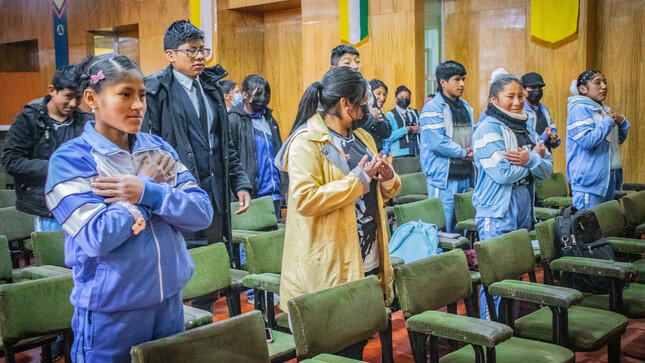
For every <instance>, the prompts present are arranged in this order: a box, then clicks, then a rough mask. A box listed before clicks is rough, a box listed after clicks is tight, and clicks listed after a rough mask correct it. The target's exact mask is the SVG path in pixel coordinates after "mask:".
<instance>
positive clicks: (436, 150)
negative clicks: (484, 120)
mask: <svg viewBox="0 0 645 363" xmlns="http://www.w3.org/2000/svg"><path fill="white" fill-rule="evenodd" d="M459 100H460V101H461V102H462V103H463V104H464V106H465V107H466V109H467V110H468V114H469V115H470V125H471V127H474V125H475V122H474V120H473V109H472V107H470V105H469V104H468V102H466V101H464V100H463V99H461V98H460V99H459ZM419 125H420V126H421V167H422V168H423V172H424V173H425V175H426V178H427V181H428V182H429V183H430V184H431V185H432V186H433V187H435V188H441V189H445V188H446V185H447V183H448V168H449V167H450V158H465V157H466V149H464V148H462V147H461V146H459V144H457V143H456V142H454V141H452V128H453V125H452V113H450V107H449V106H448V104H447V103H446V101H445V100H444V99H443V97H442V96H441V93H437V95H436V96H434V97H433V98H432V100H430V102H428V103H426V104H425V105H424V106H423V111H422V112H421V117H420V119H419Z"/></svg>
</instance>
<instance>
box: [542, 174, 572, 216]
mask: <svg viewBox="0 0 645 363" xmlns="http://www.w3.org/2000/svg"><path fill="white" fill-rule="evenodd" d="M535 196H536V197H537V201H538V203H541V204H542V205H543V206H545V207H552V208H558V209H559V208H562V207H568V206H570V205H571V204H572V198H571V197H569V188H568V187H567V181H566V179H565V177H564V174H562V173H553V174H552V175H551V177H550V178H548V179H544V180H540V181H539V182H538V183H537V184H536V185H535Z"/></svg>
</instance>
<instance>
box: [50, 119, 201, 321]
mask: <svg viewBox="0 0 645 363" xmlns="http://www.w3.org/2000/svg"><path fill="white" fill-rule="evenodd" d="M168 154H170V155H172V157H173V159H174V160H175V161H176V162H177V163H176V167H175V171H174V172H173V173H172V175H171V176H170V177H169V179H170V182H169V183H161V184H157V183H155V182H154V181H153V180H152V179H151V178H149V177H147V176H142V175H139V178H141V179H143V180H144V191H143V194H142V195H141V200H140V201H139V202H138V203H137V204H136V206H135V208H137V209H138V210H139V212H140V213H141V214H142V215H143V217H144V219H145V220H146V227H145V229H144V230H142V231H141V232H140V233H139V234H137V235H135V234H134V233H133V231H132V228H131V227H132V225H133V224H134V218H133V216H132V214H131V213H130V212H129V211H128V209H126V207H124V206H123V204H121V203H111V204H106V203H105V202H104V199H105V198H104V197H100V196H98V195H96V194H94V192H93V189H92V187H91V185H90V183H91V182H92V180H93V179H94V178H95V177H97V176H112V175H115V174H130V175H136V172H137V170H138V169H139V165H140V163H141V160H142V159H143V158H144V157H145V156H149V157H151V158H153V157H156V156H157V155H168ZM45 193H46V199H47V206H48V207H49V209H50V210H51V211H52V213H53V215H54V217H55V218H56V220H58V222H59V223H60V224H61V225H62V226H63V229H64V230H65V264H66V265H67V266H69V267H71V268H72V269H73V274H74V289H73V290H72V295H71V296H70V301H71V303H72V304H73V305H74V306H75V307H78V308H84V309H87V310H92V311H100V312H115V311H122V310H133V309H140V308H145V307H149V306H152V305H155V304H157V303H160V302H162V301H163V300H164V298H166V297H171V296H173V295H175V294H177V293H179V292H180V291H181V289H182V288H183V287H184V286H185V285H186V284H187V283H188V280H190V278H191V276H192V273H193V269H194V264H193V261H192V260H191V258H190V255H189V254H188V251H187V250H186V244H185V242H184V239H183V237H182V234H181V231H182V230H183V231H198V230H202V229H205V228H207V227H208V226H209V225H210V222H211V219H212V217H213V207H212V205H211V203H210V201H209V198H208V195H207V194H206V192H205V191H203V190H202V189H200V188H199V186H198V185H197V183H196V181H195V178H194V177H193V176H192V175H191V174H190V172H189V171H188V170H187V169H186V167H185V166H184V165H183V164H181V162H180V161H179V159H178V157H177V154H176V153H175V150H173V148H172V147H171V146H170V145H168V143H166V142H164V141H163V140H162V139H161V138H159V137H158V136H154V135H151V134H144V133H137V134H136V142H135V144H134V148H133V151H132V154H130V153H129V152H127V151H124V150H122V149H120V148H119V147H117V146H116V145H114V144H113V143H112V142H110V141H109V140H108V139H106V138H105V137H104V136H103V135H101V134H99V133H98V132H96V131H95V130H94V125H93V121H89V122H88V123H87V124H86V125H85V132H84V133H83V134H82V135H81V136H79V137H77V138H75V139H72V140H70V141H69V142H67V143H65V144H64V145H62V146H61V147H60V148H59V149H58V150H57V151H56V152H55V153H54V154H53V155H52V157H51V160H50V162H49V174H48V177H47V184H46V186H45Z"/></svg>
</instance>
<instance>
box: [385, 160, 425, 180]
mask: <svg viewBox="0 0 645 363" xmlns="http://www.w3.org/2000/svg"><path fill="white" fill-rule="evenodd" d="M392 168H394V171H396V173H397V174H399V176H401V175H403V174H412V173H418V172H421V171H422V170H421V160H420V158H419V157H418V156H414V157H402V158H392Z"/></svg>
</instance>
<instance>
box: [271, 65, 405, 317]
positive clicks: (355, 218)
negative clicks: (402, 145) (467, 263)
mask: <svg viewBox="0 0 645 363" xmlns="http://www.w3.org/2000/svg"><path fill="white" fill-rule="evenodd" d="M366 106H367V81H366V80H365V79H364V78H363V76H361V74H360V73H358V72H356V71H354V70H352V69H351V68H348V67H338V68H333V69H331V70H329V71H328V72H327V73H326V74H325V75H324V76H323V78H322V80H321V81H320V82H314V83H313V84H312V85H310V86H309V87H308V88H307V90H306V91H305V93H304V95H303V96H302V99H301V100H300V105H299V107H298V114H297V116H296V122H295V124H294V126H293V128H292V130H291V135H290V136H289V139H288V140H287V141H286V142H285V144H284V145H283V147H282V148H281V150H280V152H279V153H278V155H277V157H276V165H277V166H278V168H279V169H281V170H285V171H287V172H288V173H289V199H288V208H287V225H286V231H285V233H286V235H285V242H284V254H283V257H282V273H281V282H280V297H281V300H282V301H288V300H289V299H292V298H294V297H297V296H300V295H303V294H307V293H311V292H315V291H320V290H323V289H326V288H329V287H332V286H335V285H339V284H342V283H345V282H349V281H353V280H358V279H361V278H363V277H365V275H369V274H377V275H378V277H379V278H380V280H381V287H382V289H383V293H384V294H385V297H386V303H388V304H389V302H390V301H391V299H392V282H393V274H392V266H391V264H390V259H389V251H388V248H387V245H388V241H387V231H386V228H387V224H386V221H385V216H384V212H383V203H384V202H385V201H386V200H387V199H390V198H392V197H393V196H394V195H396V194H397V193H398V192H399V189H400V188H401V179H400V178H399V176H398V175H396V174H395V173H394V170H393V169H392V167H391V166H390V164H389V163H388V161H387V158H386V157H384V156H383V155H379V154H378V151H377V150H376V145H375V143H374V140H373V139H372V137H371V136H370V134H369V133H367V132H366V131H364V130H362V129H358V127H359V126H360V125H358V124H359V123H360V120H361V119H362V117H363V115H364V114H365V113H366V111H365V109H366V108H367V107H366ZM282 305H283V308H286V307H287V304H282Z"/></svg>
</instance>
